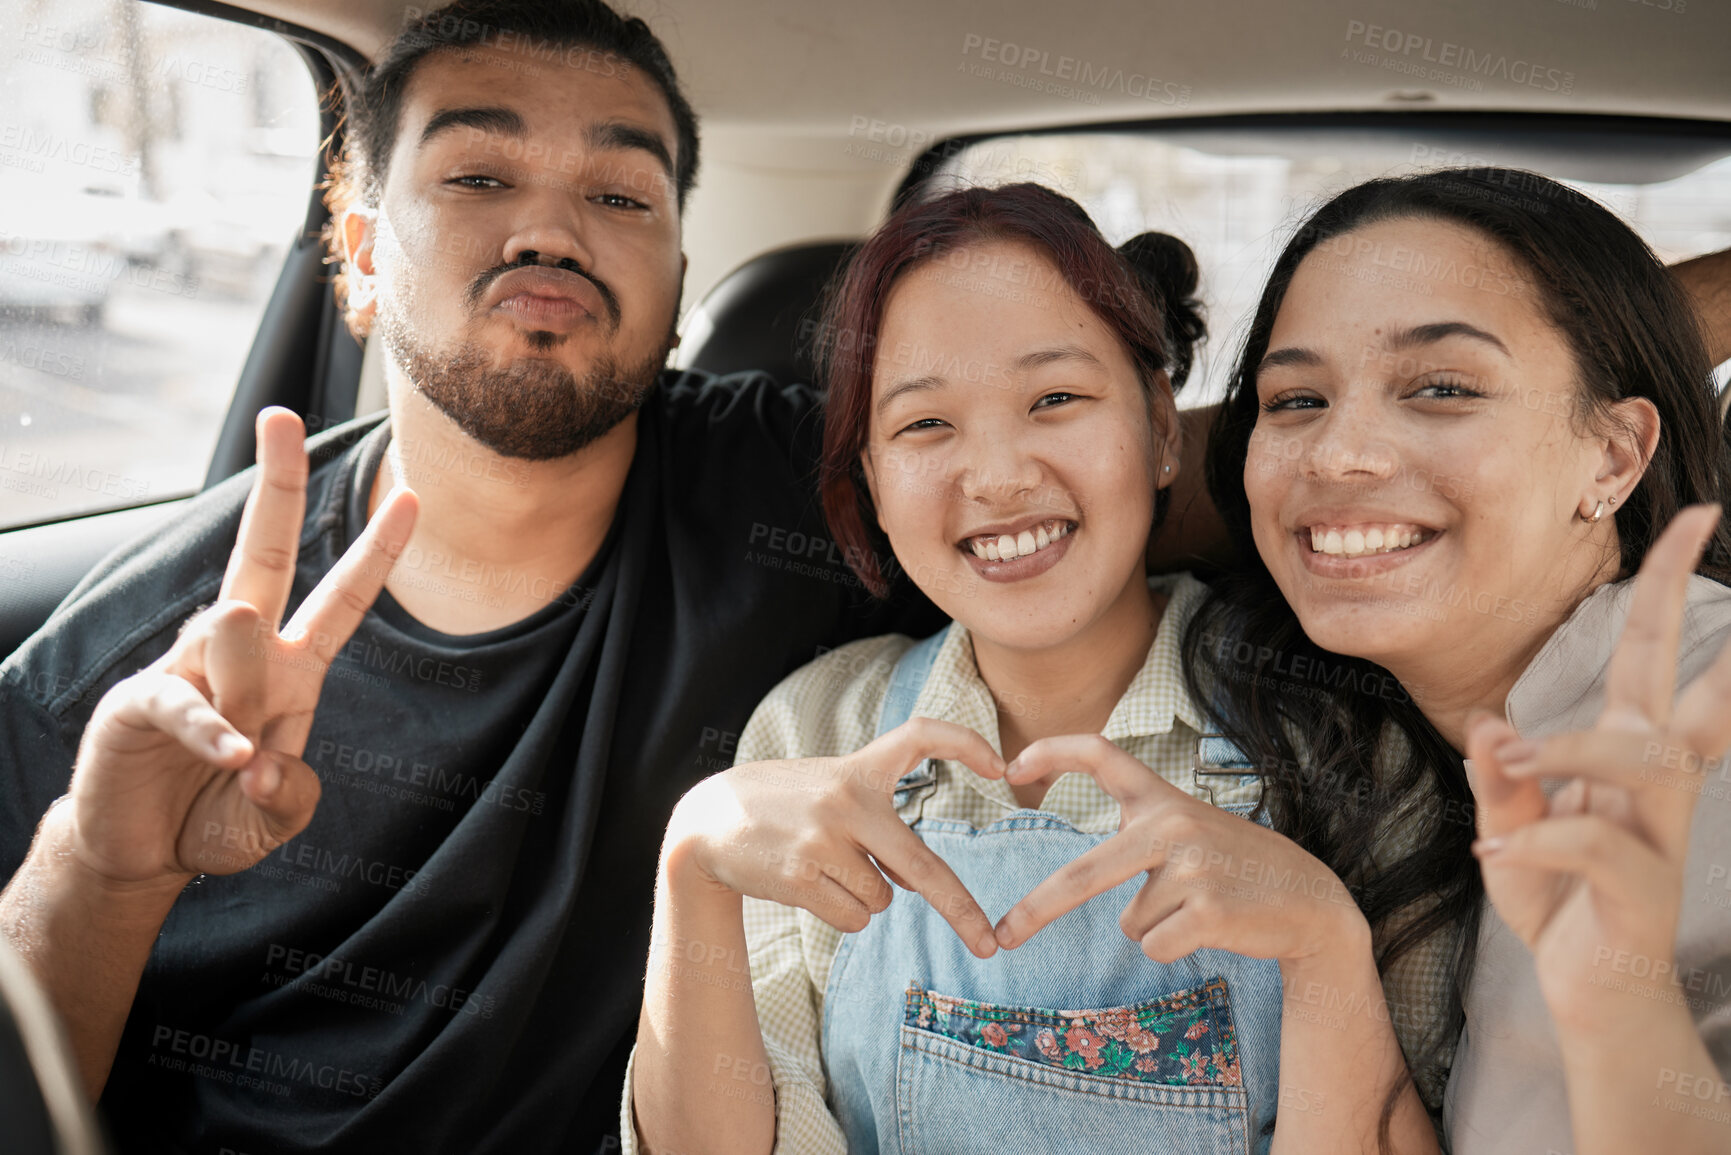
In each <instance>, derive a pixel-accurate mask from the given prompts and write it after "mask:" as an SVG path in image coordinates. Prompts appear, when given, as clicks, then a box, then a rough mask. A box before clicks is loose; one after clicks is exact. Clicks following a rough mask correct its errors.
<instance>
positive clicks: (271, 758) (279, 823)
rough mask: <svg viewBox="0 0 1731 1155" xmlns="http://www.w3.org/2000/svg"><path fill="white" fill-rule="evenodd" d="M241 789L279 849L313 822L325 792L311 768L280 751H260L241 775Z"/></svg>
mask: <svg viewBox="0 0 1731 1155" xmlns="http://www.w3.org/2000/svg"><path fill="white" fill-rule="evenodd" d="M240 788H241V793H243V794H245V795H246V797H247V801H249V802H251V803H252V804H253V806H254V807H255V808H257V810H258V812H259V815H260V817H261V818H263V820H264V824H265V828H266V830H267V832H268V833H269V836H270V838H271V839H272V840H273V841H274V842H275V843H276V844H277V845H279V846H280V845H281V844H282V843H284V842H287V841H288V840H289V839H291V838H293V837H294V836H295V835H297V834H299V833H300V832H301V831H303V830H305V829H306V827H307V823H309V822H311V821H312V820H313V811H314V810H315V809H316V808H317V807H318V804H319V794H320V792H321V791H322V789H323V787H322V786H321V785H320V784H319V776H318V774H317V773H316V772H315V771H314V770H313V768H312V767H311V766H308V765H307V764H306V763H305V762H302V761H301V760H300V759H299V758H296V757H293V756H292V755H289V754H284V753H282V752H281V751H277V750H261V751H259V754H258V757H256V758H254V759H253V760H252V761H251V762H250V763H248V764H247V766H246V767H245V769H243V770H242V771H241V772H240Z"/></svg>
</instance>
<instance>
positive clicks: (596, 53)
mask: <svg viewBox="0 0 1731 1155" xmlns="http://www.w3.org/2000/svg"><path fill="white" fill-rule="evenodd" d="M407 14H408V15H410V16H413V17H414V19H412V20H411V21H410V22H409V23H408V25H407V26H406V27H405V28H404V29H403V30H402V32H400V33H398V35H397V37H396V39H394V40H392V41H391V42H390V43H389V44H387V45H386V46H385V47H384V49H383V50H381V51H380V53H379V56H378V59H377V60H375V61H374V62H373V66H372V67H371V68H369V69H368V70H367V71H366V73H365V74H364V75H363V76H362V77H361V78H360V79H359V81H358V82H357V83H356V84H355V85H354V86H353V87H352V88H351V89H350V90H349V92H348V94H347V95H348V140H347V144H346V146H345V149H344V156H343V158H342V160H341V161H340V162H339V163H338V164H337V165H335V166H334V167H333V170H332V174H331V182H330V189H329V192H328V194H327V195H326V198H325V203H326V204H327V205H328V206H329V207H330V210H331V216H332V225H331V227H329V228H327V230H326V233H327V236H326V241H327V245H328V247H329V252H330V254H331V260H332V261H333V262H334V263H336V264H338V265H339V266H340V265H341V262H342V258H343V253H342V244H341V238H340V236H338V234H337V231H336V228H335V220H336V218H337V217H338V216H340V215H341V214H342V213H343V212H344V211H346V210H347V209H349V208H351V207H353V206H355V205H370V206H377V205H378V203H379V196H380V193H381V191H382V190H383V188H384V183H385V170H386V168H387V166H388V165H389V163H390V158H391V150H392V149H394V148H395V147H396V143H397V130H398V128H399V127H400V124H399V121H400V119H401V114H402V104H403V93H404V91H405V90H406V89H407V88H408V85H409V79H410V77H411V76H412V75H413V74H414V71H415V69H416V68H417V67H418V66H419V65H420V63H421V61H423V60H425V59H426V58H427V57H428V56H430V55H432V54H433V53H435V52H441V51H449V50H451V49H459V48H464V47H468V46H477V47H488V48H495V49H499V50H501V51H504V52H507V53H510V54H511V55H513V56H515V57H519V58H520V59H521V60H522V63H523V69H524V71H525V72H527V73H529V74H530V75H533V74H534V71H535V70H536V69H546V68H565V67H575V68H594V69H596V70H597V71H604V72H607V73H609V74H611V73H613V72H616V71H618V70H619V69H621V68H622V67H624V66H631V67H635V68H637V69H638V70H640V71H641V72H642V73H643V74H644V75H646V76H647V77H649V79H650V80H652V81H654V82H655V86H656V87H657V88H659V89H660V90H661V95H662V96H663V97H664V98H665V99H666V100H667V107H668V111H670V112H671V113H672V114H673V125H674V129H675V132H676V134H677V140H676V141H675V145H676V151H675V155H674V168H673V178H674V186H675V189H676V191H677V194H678V203H679V207H680V208H681V209H683V208H684V207H685V197H686V194H687V193H689V192H690V191H691V188H692V186H693V185H694V184H695V183H696V182H697V114H696V113H695V112H693V111H692V108H691V103H690V102H689V101H687V100H686V99H685V93H684V92H683V91H681V89H680V87H679V77H678V76H676V75H675V74H674V71H673V62H672V61H671V60H669V59H668V56H667V50H666V48H664V47H663V46H662V44H661V41H660V40H659V39H657V37H656V35H655V33H653V32H651V31H650V30H649V26H648V25H647V24H645V23H644V22H643V21H642V20H639V19H637V18H636V17H630V18H627V17H624V16H621V15H620V14H619V13H617V12H615V11H614V10H613V9H611V8H609V7H608V6H607V5H606V4H603V3H601V0H457V2H456V3H455V4H452V5H450V6H448V7H445V8H438V9H435V10H433V11H431V12H425V13H421V12H418V11H417V10H416V9H413V8H411V9H409V10H408V12H407ZM346 280H347V278H346V275H344V274H343V273H339V275H338V276H337V277H336V287H337V295H338V300H339V302H343V303H346V301H345V298H346V287H347V286H346ZM354 325H355V321H354V318H353V317H351V318H350V327H351V328H353V327H354Z"/></svg>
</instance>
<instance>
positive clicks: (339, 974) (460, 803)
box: [0, 374, 941, 1155]
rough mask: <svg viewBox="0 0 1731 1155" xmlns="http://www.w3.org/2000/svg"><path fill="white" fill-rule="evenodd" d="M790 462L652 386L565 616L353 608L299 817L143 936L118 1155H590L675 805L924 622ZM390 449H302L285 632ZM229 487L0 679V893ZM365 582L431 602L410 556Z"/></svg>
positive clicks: (807, 425)
mask: <svg viewBox="0 0 1731 1155" xmlns="http://www.w3.org/2000/svg"><path fill="white" fill-rule="evenodd" d="M819 432H820V430H819V415H818V412H817V406H816V401H815V398H814V397H813V395H812V394H811V392H810V391H809V390H807V389H805V388H803V387H791V388H781V387H778V386H776V385H775V384H774V383H773V382H772V381H770V380H768V379H767V378H763V377H761V376H758V377H735V378H722V379H715V378H710V377H706V376H702V375H698V374H684V375H679V374H667V375H665V376H664V377H663V379H662V381H661V384H660V385H659V386H658V388H657V389H656V391H655V392H654V394H653V395H652V398H651V400H650V401H649V402H648V403H647V404H646V405H645V407H644V410H643V412H642V414H641V416H640V423H639V435H638V444H637V451H636V457H635V458H634V460H633V462H632V466H631V471H630V476H629V479H628V481H627V483H626V487H625V493H624V496H623V498H622V500H621V503H620V508H619V512H618V513H617V515H616V516H615V518H614V522H613V525H612V528H611V530H610V532H609V534H608V537H607V541H606V544H605V545H604V546H603V547H602V550H601V552H600V554H599V555H598V556H597V557H596V559H595V561H594V562H593V563H592V564H591V565H590V567H589V569H588V570H587V571H586V572H585V573H584V574H583V576H582V577H581V578H579V579H578V581H577V582H576V584H575V585H573V586H572V587H571V588H570V589H568V590H564V591H555V590H550V591H547V594H546V596H548V598H549V601H548V604H547V605H546V606H545V607H543V608H542V609H540V610H537V611H536V612H535V613H533V614H531V615H530V616H529V617H527V618H525V619H524V620H522V621H519V622H517V623H515V624H514V625H511V626H508V627H506V628H504V629H501V630H496V631H493V632H490V633H486V634H480V635H471V636H463V637H453V636H449V635H444V634H440V633H438V632H436V631H434V630H431V629H429V628H427V627H426V626H424V625H422V624H421V623H420V622H418V621H417V620H415V619H414V618H413V617H411V616H410V615H409V614H408V613H407V612H405V611H404V610H403V609H402V607H401V606H399V605H398V604H397V603H396V602H395V601H394V600H393V599H392V598H391V597H390V595H389V594H383V595H381V597H380V599H379V601H378V603H377V604H376V605H375V606H374V608H373V609H372V611H371V612H369V613H368V614H367V615H366V618H365V620H364V621H363V622H362V624H361V626H360V628H359V629H358V630H357V631H356V632H355V634H354V637H353V638H352V639H351V640H350V642H349V643H348V644H347V645H346V646H345V647H344V648H343V650H342V652H341V654H340V656H339V657H338V659H337V660H336V661H335V662H334V663H333V664H332V666H331V670H330V673H329V675H328V677H327V679H326V682H325V687H324V693H323V696H322V698H321V699H320V702H319V709H318V714H317V717H316V720H315V722H314V725H313V728H312V732H311V735H310V736H309V738H308V741H307V748H306V754H305V757H306V760H307V762H308V763H309V764H311V765H312V767H313V768H314V769H315V770H317V771H318V773H319V776H320V779H321V781H322V783H323V789H324V792H323V795H322V797H321V799H320V802H319V806H318V810H317V813H316V814H315V816H314V818H313V820H312V823H311V824H310V825H309V826H308V827H307V829H306V830H305V831H304V832H302V834H301V835H300V836H299V837H297V838H295V839H293V840H292V841H290V842H289V843H287V844H285V845H284V846H283V847H282V848H280V849H279V850H277V851H275V852H274V853H272V854H271V855H270V856H269V857H268V858H267V859H266V860H265V861H264V862H262V863H261V864H260V865H258V866H257V867H255V868H253V869H251V870H248V871H244V872H242V873H239V874H235V875H229V876H201V877H200V878H198V879H196V880H195V881H194V882H193V883H192V884H191V885H189V886H188V887H187V888H186V890H185V892H184V893H183V894H182V895H181V897H180V899H179V901H178V902H177V903H176V904H175V907H174V909H173V911H172V912H171V913H170V915H169V917H168V921H167V923H166V924H165V925H164V927H163V932H162V937H161V938H160V939H159V940H158V942H157V945H156V948H155V950H154V951H153V953H152V955H151V958H150V962H149V965H148V966H147V968H146V970H145V973H144V977H143V981H142V983H141V985H140V988H139V993H138V997H137V1000H136V1001H135V1002H134V1004H133V1008H132V1013H131V1016H130V1018H129V1020H128V1022H127V1025H126V1030H125V1033H124V1036H123V1038H122V1040H121V1044H120V1050H119V1053H118V1056H117V1057H116V1060H115V1064H114V1069H113V1073H112V1074H111V1075H110V1077H109V1081H108V1085H107V1089H106V1091H105V1093H104V1095H103V1099H102V1106H103V1109H104V1112H105V1114H106V1117H107V1120H108V1123H109V1125H110V1127H111V1129H112V1131H113V1133H114V1135H115V1138H116V1141H117V1144H118V1145H119V1146H120V1148H121V1149H122V1150H125V1151H175V1152H184V1153H187V1155H221V1153H223V1152H232V1153H235V1155H267V1153H277V1152H296V1151H310V1150H314V1149H320V1150H340V1151H368V1152H372V1151H417V1152H419V1151H452V1152H471V1151H473V1152H512V1153H519V1152H539V1151H584V1152H587V1151H595V1150H607V1149H609V1142H610V1141H609V1136H612V1135H615V1134H616V1132H617V1115H618V1105H619V1103H618V1097H619V1093H620V1083H621V1077H622V1072H623V1066H624V1060H625V1056H626V1055H627V1053H628V1052H629V1049H630V1043H631V1039H632V1037H633V1035H634V1032H635V1028H636V1021H637V1013H638V1006H639V1003H640V1000H641V996H642V969H643V964H644V960H645V957H646V955H647V951H648V937H649V921H650V910H651V905H652V894H653V881H654V872H655V864H656V859H657V853H658V850H659V846H660V840H661V836H662V833H663V830H664V827H665V825H666V821H667V816H668V814H669V812H670V811H671V809H672V807H673V804H674V802H675V801H677V799H678V798H679V796H680V795H681V794H682V793H684V792H685V791H686V790H687V789H689V788H690V787H691V785H692V784H693V783H695V782H696V781H697V780H698V779H700V778H702V777H704V776H705V775H707V774H710V773H713V772H715V771H717V770H720V769H724V768H725V767H726V766H728V765H729V764H730V763H731V760H732V753H733V743H734V741H735V739H736V736H737V734H738V732H739V731H740V729H741V728H742V726H743V725H744V723H745V721H746V719H747V717H749V715H750V713H751V711H752V709H753V708H754V707H755V706H756V704H757V702H758V701H759V700H760V699H761V698H762V696H763V695H764V694H765V693H766V692H767V691H768V690H769V689H770V687H771V686H773V685H774V684H775V682H776V681H777V680H779V679H780V678H781V677H783V676H784V675H786V674H787V673H788V672H789V671H790V670H793V669H795V668H797V667H798V666H800V665H801V664H803V663H804V662H806V661H809V660H810V659H811V658H813V657H814V656H816V655H817V654H818V653H819V652H821V649H822V648H823V647H825V646H833V645H837V644H840V643H842V642H844V641H847V640H850V639H852V638H856V637H862V636H867V635H870V634H875V633H884V632H889V631H893V630H895V631H901V632H905V633H914V634H923V633H929V632H931V631H932V630H934V629H936V628H937V627H938V626H939V625H940V624H941V618H939V617H938V616H937V614H936V611H935V610H933V609H932V607H931V606H930V605H929V604H928V603H925V602H924V600H923V599H920V598H918V596H917V594H914V593H912V592H911V591H909V592H904V593H903V594H901V595H900V596H899V597H898V598H896V599H892V600H891V601H890V602H888V603H874V602H872V601H871V600H870V599H869V598H868V597H867V596H866V594H865V593H864V591H863V589H862V588H861V586H860V584H859V582H858V581H857V580H856V579H855V578H854V577H853V575H852V574H851V573H850V572H849V571H848V570H847V568H846V566H845V564H843V562H842V559H841V556H840V555H841V551H840V550H839V549H837V548H836V547H834V546H833V545H831V543H830V542H829V540H828V538H827V534H826V531H825V529H824V527H823V521H822V517H821V512H820V509H819V506H818V502H817V495H816V490H815V486H814V484H813V480H814V462H815V460H816V447H817V440H818V436H819ZM388 438H389V428H388V424H387V423H382V422H380V421H379V420H378V419H376V418H374V419H369V420H363V421H357V422H352V423H350V424H348V425H345V426H342V427H340V428H338V429H334V430H331V431H330V432H328V433H326V434H323V435H321V436H320V437H318V438H315V439H313V440H312V441H311V442H310V443H309V452H310V454H311V457H312V474H311V479H310V482H309V486H308V497H307V517H306V523H305V529H304V531H303V533H302V535H301V545H300V559H299V564H298V566H297V572H296V576H295V583H294V594H293V596H292V597H291V599H290V607H289V612H290V613H291V614H292V613H293V610H294V606H295V605H298V603H299V602H300V601H301V599H303V598H304V597H305V596H306V595H307V593H308V592H310V590H311V589H312V587H313V586H314V585H315V584H316V583H317V582H318V580H319V579H320V578H321V577H322V576H323V575H324V574H325V573H326V571H328V570H329V569H330V567H331V565H332V564H333V563H334V562H335V560H336V559H337V558H338V557H339V556H340V555H341V553H342V552H343V550H344V549H346V548H347V547H348V545H349V544H350V543H351V542H352V541H353V540H354V539H355V537H356V536H357V535H358V533H359V531H360V529H361V528H362V526H363V525H364V523H365V517H366V501H367V496H368V493H369V491H370V487H371V484H372V480H373V477H374V474H375V472H376V470H377V468H378V466H379V462H380V460H381V458H382V456H383V453H384V449H385V446H386V444H387V441H388ZM445 478H446V480H445V481H444V483H445V484H450V483H451V482H450V481H449V480H448V478H449V475H448V474H447V475H445ZM251 480H252V478H251V471H250V470H249V471H248V472H247V473H245V474H242V475H241V476H239V477H237V478H233V479H231V480H229V481H227V482H225V483H223V484H222V485H220V486H217V487H216V488H214V489H212V490H211V491H209V492H208V493H205V494H203V495H201V496H199V497H198V498H197V499H195V500H194V501H193V502H192V503H191V504H190V506H189V508H188V509H187V511H186V512H185V513H184V514H183V515H182V516H181V517H180V518H179V519H178V520H177V521H176V522H175V524H173V525H172V526H171V527H169V528H168V529H167V530H165V531H162V532H159V533H157V534H155V535H152V536H151V537H149V538H147V539H144V540H141V541H138V542H135V543H132V544H131V545H128V546H126V547H124V548H122V549H121V550H119V551H117V552H116V553H115V554H114V555H112V556H111V557H109V558H108V559H107V560H105V561H104V562H103V563H102V564H101V565H99V566H98V567H97V568H96V570H94V571H93V572H92V573H91V574H90V575H89V576H88V577H87V578H86V579H85V580H84V581H83V582H82V583H81V584H80V585H79V587H78V588H77V589H76V590H74V591H73V593H72V594H71V595H70V596H69V597H68V599H67V601H66V602H65V603H64V604H62V605H61V606H60V608H59V609H58V610H56V611H55V614H54V616H53V617H52V618H51V619H50V620H49V622H48V623H47V625H46V626H45V627H44V628H43V630H42V631H41V632H39V633H38V634H37V635H36V636H35V637H33V638H32V639H31V640H30V641H29V642H27V643H26V644H25V645H24V646H23V647H22V648H20V649H19V650H18V651H17V652H16V653H15V654H13V655H12V656H11V657H10V658H9V659H8V660H7V661H6V662H5V663H4V665H0V759H3V765H4V767H5V769H4V771H3V772H0V872H3V873H4V874H5V875H8V876H9V875H10V874H11V873H12V872H13V871H15V870H16V869H17V866H18V863H19V862H20V861H22V859H23V856H24V853H25V851H26V849H27V848H28V845H29V840H30V837H31V835H32V833H33V831H34V829H35V826H36V823H37V822H38V821H39V820H40V818H41V815H42V813H43V811H45V810H46V809H47V807H48V805H49V803H50V802H51V801H52V800H53V799H54V798H56V797H58V796H59V795H60V794H62V793H64V792H65V790H66V785H67V780H68V777H69V773H70V770H71V767H72V763H73V758H74V755H75V751H76V749H77V743H78V738H79V735H80V733H81V731H82V729H83V727H84V725H85V723H86V721H87V720H88V719H89V717H90V713H91V710H92V709H93V708H94V705H95V703H96V701H97V699H98V698H100V696H101V695H102V693H103V692H104V691H106V690H107V689H108V688H109V687H110V686H112V685H113V684H114V683H115V682H116V681H118V680H119V679H121V678H123V677H125V676H127V675H128V674H130V673H132V672H134V671H136V670H137V669H139V668H140V667H141V666H143V665H145V664H147V663H149V662H150V661H152V660H153V659H155V658H156V657H158V656H159V655H160V654H162V653H163V652H164V651H165V650H167V648H168V647H169V645H170V644H171V642H172V640H173V638H174V635H175V632H176V630H177V629H178V628H179V626H180V625H181V623H183V622H184V621H185V620H186V618H187V617H189V616H190V615H191V614H192V613H194V612H195V611H196V610H197V609H198V607H200V606H201V605H205V604H208V603H209V602H211V601H212V600H214V599H215V597H216V594H217V590H218V587H219V585H220V582H221V576H222V571H223V568H224V566H225V565H226V564H227V559H228V555H229V551H230V549H231V548H232V545H233V542H234V537H235V532H236V529H237V526H238V524H239V519H240V511H241V506H242V503H243V502H244V500H245V497H246V493H247V490H248V488H249V486H250V484H251ZM398 573H399V575H400V576H401V577H402V580H408V581H414V582H418V583H426V584H428V585H430V586H431V587H433V588H437V587H438V585H439V584H441V583H444V584H449V583H452V582H453V577H454V575H453V574H452V573H451V572H450V571H449V568H448V563H446V562H444V561H443V560H442V559H440V558H437V557H435V556H418V555H416V554H415V553H414V552H413V551H410V552H408V553H406V554H405V556H404V558H403V560H402V561H401V562H400V563H399V570H398ZM463 576H466V577H469V578H473V577H474V576H475V574H473V573H469V574H467V575H463ZM480 576H481V578H482V585H483V587H487V586H489V585H490V586H491V588H506V587H507V586H508V585H509V584H510V583H514V582H518V581H521V580H522V579H521V576H520V575H517V574H513V573H511V572H509V571H505V570H500V571H498V572H492V571H485V570H483V571H482V573H481V574H480ZM461 588H464V589H470V590H472V589H473V587H472V586H464V587H461ZM479 596H486V595H485V594H481V595H479Z"/></svg>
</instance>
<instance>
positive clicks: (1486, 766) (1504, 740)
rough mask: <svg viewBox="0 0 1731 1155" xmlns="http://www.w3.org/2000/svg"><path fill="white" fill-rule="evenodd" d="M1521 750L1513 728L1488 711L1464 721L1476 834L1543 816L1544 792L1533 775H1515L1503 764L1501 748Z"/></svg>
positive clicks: (1512, 827)
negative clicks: (1475, 817)
mask: <svg viewBox="0 0 1731 1155" xmlns="http://www.w3.org/2000/svg"><path fill="white" fill-rule="evenodd" d="M1510 748H1514V749H1517V750H1524V749H1525V746H1523V744H1522V742H1521V736H1520V735H1519V734H1518V733H1516V732H1515V728H1514V727H1513V726H1511V725H1509V724H1508V723H1507V722H1505V721H1504V720H1503V719H1501V718H1499V717H1497V716H1496V715H1495V714H1492V713H1491V712H1490V711H1488V710H1485V711H1478V712H1476V713H1474V715H1473V716H1472V717H1470V718H1469V719H1468V721H1467V757H1466V771H1467V781H1468V783H1469V784H1470V785H1471V786H1472V790H1473V812H1474V813H1475V814H1476V815H1477V817H1478V831H1479V837H1481V838H1491V837H1495V836H1496V835H1499V834H1505V833H1507V832H1508V831H1510V830H1515V829H1518V828H1519V827H1522V826H1525V825H1526V824H1527V823H1529V822H1535V821H1537V820H1538V819H1540V818H1543V817H1544V816H1545V813H1546V801H1545V792H1544V790H1543V789H1542V788H1541V787H1540V785H1539V782H1538V779H1536V778H1526V779H1523V778H1516V777H1513V776H1511V775H1510V774H1509V773H1508V772H1507V769H1506V768H1505V766H1504V764H1503V761H1502V757H1503V756H1502V755H1501V754H1499V751H1501V750H1508V749H1510Z"/></svg>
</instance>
